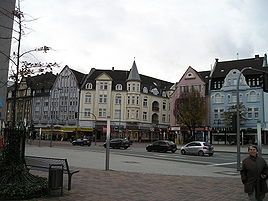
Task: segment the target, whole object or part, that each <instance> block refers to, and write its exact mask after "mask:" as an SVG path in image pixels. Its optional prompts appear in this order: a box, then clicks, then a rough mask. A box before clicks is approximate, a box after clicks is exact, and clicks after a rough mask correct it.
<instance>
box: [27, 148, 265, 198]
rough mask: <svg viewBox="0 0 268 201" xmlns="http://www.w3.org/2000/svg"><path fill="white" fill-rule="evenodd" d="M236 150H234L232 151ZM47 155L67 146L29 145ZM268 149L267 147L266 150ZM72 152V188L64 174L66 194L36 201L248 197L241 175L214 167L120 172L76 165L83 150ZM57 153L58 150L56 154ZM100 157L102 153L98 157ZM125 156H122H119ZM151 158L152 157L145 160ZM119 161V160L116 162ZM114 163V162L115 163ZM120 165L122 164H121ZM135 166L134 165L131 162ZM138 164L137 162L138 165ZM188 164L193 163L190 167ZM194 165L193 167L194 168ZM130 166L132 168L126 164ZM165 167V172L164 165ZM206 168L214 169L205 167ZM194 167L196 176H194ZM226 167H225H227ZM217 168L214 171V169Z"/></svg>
mask: <svg viewBox="0 0 268 201" xmlns="http://www.w3.org/2000/svg"><path fill="white" fill-rule="evenodd" d="M232 149H233V150H232ZM38 150H39V151H40V153H41V152H42V153H43V154H47V153H45V150H49V152H53V151H55V153H58V155H60V154H63V153H61V152H63V150H64V149H61V148H60V146H57V145H56V146H55V147H52V148H49V147H46V148H45V147H42V146H41V147H38V146H36V145H33V144H32V145H27V147H26V154H27V153H31V152H35V153H36V154H38V153H37V152H39V151H38ZM221 151H234V148H232V147H229V148H228V147H227V148H226V147H224V146H222V148H221ZM264 151H265V150H264ZM71 152H74V153H68V154H69V156H70V158H68V160H69V159H70V160H69V161H71V162H70V165H71V166H73V168H75V169H79V170H80V172H79V173H77V174H75V175H74V176H73V180H72V190H71V191H68V190H67V176H66V175H65V176H64V193H63V196H57V195H56V194H57V192H54V194H55V195H54V196H49V197H44V198H38V199H32V200H33V201H46V200H49V201H80V200H81V201H82V200H83V201H91V200H92V201H132V200H133V201H173V200H174V201H177V200H179V201H188V200H189V201H190V200H200V201H201V200H202V201H204V200H217V201H243V200H247V196H246V194H245V193H244V192H243V185H242V183H241V180H240V177H239V175H238V174H236V175H234V176H230V175H229V176H228V175H223V174H218V175H217V174H215V173H214V174H212V175H213V176H210V174H209V173H208V172H209V171H210V170H208V171H205V170H201V166H200V167H199V166H196V167H197V168H200V172H202V175H201V176H199V175H198V173H197V172H198V170H197V169H195V168H193V169H191V168H192V166H195V165H192V164H183V163H182V164H178V163H177V166H178V165H179V167H180V168H179V169H178V174H177V175H166V174H155V173H154V172H155V171H153V169H154V166H152V167H151V169H152V171H151V173H150V172H143V171H138V172H132V171H118V170H117V166H115V165H114V167H116V168H115V170H114V169H112V168H111V170H109V171H105V170H104V166H101V168H96V167H94V166H92V167H94V168H91V166H90V165H88V166H89V168H86V167H85V166H84V165H83V164H86V163H87V164H90V163H94V160H93V159H89V161H87V162H85V163H79V164H76V162H75V160H74V158H75V157H77V154H78V155H79V154H83V153H80V152H79V151H77V150H72V151H71ZM53 154H54V153H53ZM88 155H90V154H88ZM98 157H99V156H98ZM118 157H122V156H118ZM144 160H147V162H148V163H150V161H148V159H144ZM115 163H119V161H116V158H115ZM111 165H112V166H113V164H111ZM119 165H120V164H119ZM129 165H131V164H129ZM134 165H135V164H134ZM187 165H188V166H189V168H188V170H185V169H187ZM190 166H191V167H190ZM125 168H128V167H125ZM161 168H163V171H164V167H161ZM202 168H203V169H204V168H212V167H205V166H202ZM191 170H192V176H191ZM223 170H224V169H223ZM212 171H214V170H212ZM32 173H33V174H37V175H40V176H44V177H47V175H48V173H45V172H38V171H32ZM266 200H268V199H266Z"/></svg>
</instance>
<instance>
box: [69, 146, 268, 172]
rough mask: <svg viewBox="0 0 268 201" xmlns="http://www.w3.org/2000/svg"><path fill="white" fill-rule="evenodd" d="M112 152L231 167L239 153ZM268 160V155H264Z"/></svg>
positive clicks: (83, 148)
mask: <svg viewBox="0 0 268 201" xmlns="http://www.w3.org/2000/svg"><path fill="white" fill-rule="evenodd" d="M66 148H68V149H74V150H81V151H91V152H99V153H106V149H105V148H104V147H102V146H101V145H98V146H94V145H92V146H90V147H88V146H66ZM110 153H111V154H117V155H124V156H133V157H141V158H148V159H157V160H164V161H173V162H183V163H189V164H198V165H204V166H215V167H216V166H221V167H226V168H231V169H236V167H237V162H236V161H237V154H236V153H230V152H217V151H216V152H215V153H214V155H213V156H212V157H210V156H196V155H182V154H181V153H180V151H179V150H178V151H177V152H176V153H171V152H167V153H159V152H147V151H146V150H145V146H135V145H134V146H131V147H129V148H128V149H126V150H125V149H110ZM245 157H247V154H243V153H241V160H242V159H243V158H245ZM263 157H264V158H265V159H266V160H268V156H267V155H265V156H263Z"/></svg>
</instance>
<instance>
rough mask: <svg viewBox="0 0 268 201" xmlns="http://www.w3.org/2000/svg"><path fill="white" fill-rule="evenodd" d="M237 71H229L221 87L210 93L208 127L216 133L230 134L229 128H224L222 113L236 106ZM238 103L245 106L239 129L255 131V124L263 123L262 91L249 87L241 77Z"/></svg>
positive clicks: (230, 129) (258, 88) (256, 87)
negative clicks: (243, 118)
mask: <svg viewBox="0 0 268 201" xmlns="http://www.w3.org/2000/svg"><path fill="white" fill-rule="evenodd" d="M238 75H239V70H237V69H233V70H231V71H230V72H229V73H228V74H227V76H226V78H225V79H224V83H223V87H222V88H221V89H218V90H212V91H211V118H210V120H211V121H210V123H211V124H210V125H211V127H212V129H213V130H217V131H218V133H230V134H231V133H232V132H233V131H232V128H231V126H229V128H228V126H226V125H225V123H224V120H223V116H222V114H223V112H226V111H228V108H229V107H230V106H232V105H236V104H237V99H236V98H237V95H236V89H237V80H238ZM239 101H240V103H241V104H242V105H244V106H245V108H246V111H245V113H244V115H243V116H244V117H245V120H241V125H240V128H241V129H256V127H257V122H261V123H263V122H264V118H263V117H264V113H263V91H262V88H260V87H258V86H255V87H249V86H248V84H247V82H246V80H245V77H244V76H243V75H241V81H240V87H239Z"/></svg>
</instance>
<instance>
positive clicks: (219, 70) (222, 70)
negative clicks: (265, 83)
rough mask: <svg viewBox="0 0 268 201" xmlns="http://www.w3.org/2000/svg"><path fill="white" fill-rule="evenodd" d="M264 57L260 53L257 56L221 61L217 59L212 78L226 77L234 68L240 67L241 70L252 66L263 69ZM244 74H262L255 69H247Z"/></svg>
mask: <svg viewBox="0 0 268 201" xmlns="http://www.w3.org/2000/svg"><path fill="white" fill-rule="evenodd" d="M262 65H263V57H259V56H258V55H256V56H255V58H249V59H240V60H231V61H221V62H219V61H218V60H216V63H215V68H214V69H213V72H212V75H211V78H212V79H213V78H224V77H226V75H227V74H228V73H229V71H230V70H232V69H238V70H239V71H241V70H242V69H243V68H245V67H252V68H254V69H258V70H262ZM243 74H245V75H249V74H260V73H259V72H256V71H253V70H247V71H245V72H244V73H243Z"/></svg>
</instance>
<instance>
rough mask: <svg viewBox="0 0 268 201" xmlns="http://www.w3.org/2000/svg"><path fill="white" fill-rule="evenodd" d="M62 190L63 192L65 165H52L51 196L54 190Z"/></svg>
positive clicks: (49, 180)
mask: <svg viewBox="0 0 268 201" xmlns="http://www.w3.org/2000/svg"><path fill="white" fill-rule="evenodd" d="M58 189H60V190H61V195H62V192H63V165H62V164H50V165H49V172H48V190H49V194H51V191H52V190H58Z"/></svg>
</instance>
